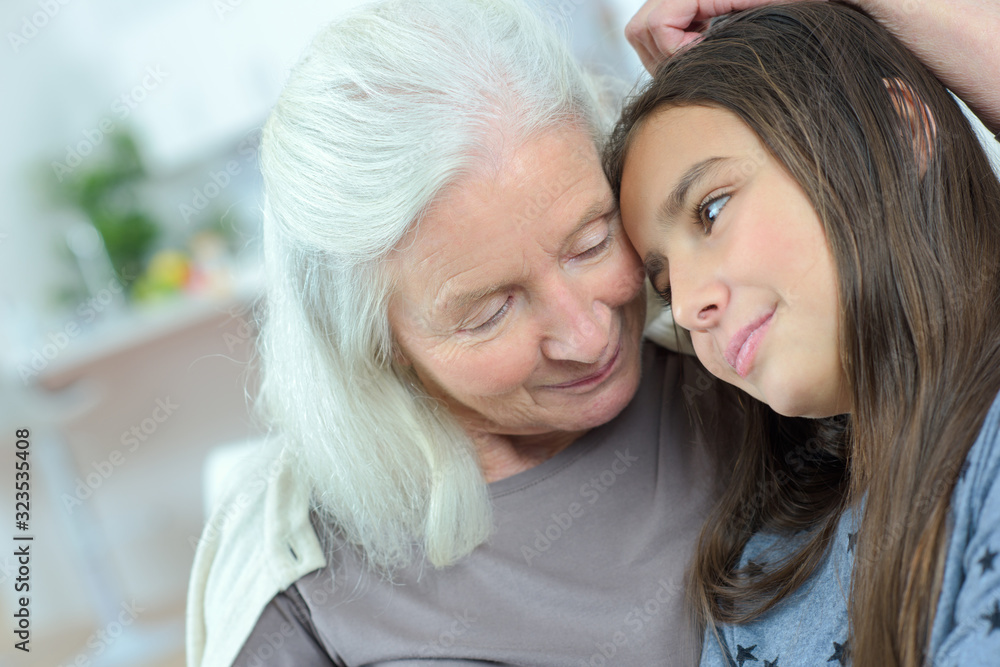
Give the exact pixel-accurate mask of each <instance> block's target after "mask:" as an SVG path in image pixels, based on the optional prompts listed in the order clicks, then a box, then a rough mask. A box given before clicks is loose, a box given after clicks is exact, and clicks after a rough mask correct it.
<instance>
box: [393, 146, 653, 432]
mask: <svg viewBox="0 0 1000 667" xmlns="http://www.w3.org/2000/svg"><path fill="white" fill-rule="evenodd" d="M482 171H483V172H484V173H478V174H473V175H471V176H468V177H466V178H465V179H463V180H461V181H460V182H459V183H457V184H456V185H455V186H453V187H451V188H449V189H448V190H447V191H446V192H445V193H444V194H443V195H442V196H441V197H439V198H438V200H437V202H436V204H435V205H434V206H433V207H432V208H431V209H430V210H429V211H428V212H427V214H426V215H425V216H424V218H423V219H422V220H421V222H420V224H419V225H418V227H417V228H416V229H415V230H414V232H413V233H411V234H410V235H409V236H408V237H407V238H405V239H404V241H403V243H401V244H400V247H399V252H398V253H397V256H396V257H395V258H394V259H393V260H392V262H393V264H394V266H393V267H392V268H393V270H394V271H395V272H396V276H397V277H398V290H397V292H396V293H395V294H394V296H393V298H392V300H391V302H390V308H389V321H390V324H391V326H392V329H393V332H394V334H395V336H396V340H397V343H398V345H399V348H400V350H401V356H402V362H403V363H407V364H411V365H412V366H413V369H414V370H415V372H416V374H417V376H418V377H419V378H420V380H421V382H422V383H423V385H424V387H425V388H426V389H427V391H428V392H429V393H430V394H431V395H433V396H435V397H437V398H439V399H441V400H443V401H444V402H445V403H446V404H447V405H448V407H449V409H450V410H451V411H452V412H453V414H455V415H456V416H457V417H458V418H459V420H460V422H461V423H462V424H463V425H464V426H465V427H466V429H467V430H470V431H473V432H475V431H481V432H486V433H493V434H506V435H539V434H546V433H550V432H556V431H559V432H573V431H581V430H584V429H588V428H592V427H594V426H597V425H600V424H603V423H605V422H607V421H609V420H610V419H611V418H612V417H614V416H615V415H617V414H618V413H619V412H620V411H621V410H622V408H624V407H625V405H626V404H627V403H628V402H629V400H630V399H631V398H632V396H633V394H634V393H635V391H636V388H637V386H638V382H639V365H640V358H639V357H640V354H639V341H640V338H641V335H642V326H643V323H644V320H645V300H644V297H643V293H642V285H643V277H644V276H643V271H642V267H641V265H640V263H639V258H638V256H637V255H636V254H635V251H634V250H633V248H632V246H631V245H630V244H629V242H628V240H627V238H626V236H625V233H624V231H623V229H622V227H621V222H620V218H619V215H618V210H617V207H616V203H615V201H614V198H613V196H612V193H611V190H610V188H609V186H608V183H607V181H606V179H605V177H604V173H603V171H602V170H601V166H600V163H599V160H598V156H597V153H596V151H595V149H594V146H593V141H592V139H591V138H590V137H589V136H588V135H587V134H586V133H585V132H583V131H581V130H579V129H571V128H567V129H561V130H557V131H552V132H549V133H546V134H544V135H543V136H541V137H540V138H537V139H533V140H529V141H528V142H526V143H525V144H523V145H521V146H520V147H517V148H513V149H511V150H510V151H509V152H508V153H507V155H505V156H504V158H503V159H502V160H500V161H499V162H498V165H497V169H496V171H497V173H495V174H494V173H485V172H488V171H489V170H488V169H483V170H482Z"/></svg>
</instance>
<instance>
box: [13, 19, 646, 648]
mask: <svg viewBox="0 0 1000 667" xmlns="http://www.w3.org/2000/svg"><path fill="white" fill-rule="evenodd" d="M537 3H538V5H539V6H540V8H541V10H542V11H543V12H545V13H546V14H547V15H549V16H550V17H552V18H553V19H558V20H561V21H565V22H566V23H568V25H569V31H568V33H567V34H568V36H569V38H570V39H571V40H572V46H573V49H574V51H575V52H576V53H577V55H578V56H579V57H580V58H581V59H582V60H583V61H585V62H587V63H589V64H590V65H591V66H593V67H597V68H599V69H601V70H603V71H605V72H607V73H612V74H615V75H617V76H619V77H621V78H622V79H624V80H625V81H627V82H628V83H629V84H631V83H633V82H634V81H635V80H636V79H637V78H638V77H639V76H640V73H641V66H640V63H639V61H638V59H637V58H636V57H635V55H634V54H633V53H632V50H631V49H630V48H629V47H628V45H627V44H626V42H625V40H624V38H623V36H622V35H623V29H624V25H625V22H626V21H627V20H628V18H629V17H630V16H631V15H632V14H633V13H634V12H635V10H636V9H638V7H639V6H640V5H641V2H640V0H551V1H549V0H537ZM356 4H361V3H360V2H358V1H357V0H332V1H331V0H327V1H325V2H318V1H313V0H291V1H289V2H283V3H278V2H274V1H271V2H266V1H264V0H173V1H171V2H167V1H166V0H146V1H144V2H125V1H124V0H30V1H29V0H5V2H3V8H2V10H0V27H2V33H3V42H4V43H3V45H0V83H2V88H0V90H2V91H3V94H4V99H6V100H7V102H6V103H4V104H2V105H0V147H2V152H0V201H2V202H3V204H4V210H5V214H4V215H3V216H2V217H0V443H2V444H0V469H3V470H4V472H0V520H2V521H4V522H9V524H6V525H7V528H4V529H3V530H0V543H2V544H0V615H2V617H3V618H4V619H6V621H4V622H3V623H2V624H0V625H2V627H3V629H4V635H3V636H4V637H5V640H4V641H3V643H2V645H0V665H38V666H39V667H41V666H43V665H44V666H46V667H51V666H59V667H62V666H66V667H68V666H69V665H80V666H81V667H82V666H84V665H92V666H95V667H101V666H103V667H110V666H113V665H128V666H131V667H146V666H153V665H156V666H168V665H169V666H171V667H174V666H177V667H179V666H181V665H183V664H184V648H183V620H184V604H185V597H186V592H187V581H188V573H189V571H190V567H191V563H192V560H193V557H194V548H195V545H196V543H197V540H198V536H199V535H200V533H201V528H202V525H203V522H204V518H205V512H206V504H207V502H208V498H207V496H208V495H209V494H210V486H211V485H210V482H209V481H207V480H206V478H207V477H210V474H209V470H210V469H211V468H212V466H213V463H212V462H213V461H216V462H218V461H219V460H220V458H219V457H220V453H224V452H226V451H229V448H231V447H233V446H238V445H240V444H242V443H249V442H252V441H253V440H254V439H255V438H257V437H258V436H259V434H260V433H261V431H262V428H261V425H260V424H258V423H256V422H255V421H254V419H253V417H252V416H251V410H252V404H253V396H254V392H255V388H256V378H255V377H254V375H253V373H252V370H251V368H250V366H249V365H248V362H249V361H250V360H251V357H252V351H253V344H254V336H255V334H256V330H255V328H254V326H253V320H252V313H251V311H250V307H251V305H252V303H253V300H254V299H255V298H256V297H257V296H258V294H259V293H260V290H261V282H260V277H259V268H260V248H259V245H258V230H259V225H260V213H259V208H260V177H259V173H258V170H257V164H256V149H257V142H258V132H257V130H258V128H259V127H260V125H261V124H262V122H263V120H264V118H265V117H266V115H267V113H268V110H269V109H270V107H271V105H272V104H273V102H274V100H275V99H276V98H277V96H278V93H279V91H280V89H281V86H282V84H283V82H284V80H285V77H286V75H287V72H288V70H289V68H290V67H291V66H292V65H293V64H294V62H295V61H296V60H297V58H298V56H299V54H300V53H301V52H302V50H303V49H304V48H305V46H306V45H307V44H308V42H309V41H310V39H311V38H312V37H313V35H314V34H315V33H316V32H317V31H318V30H319V29H320V28H321V27H322V26H323V25H325V24H326V23H328V22H329V21H330V20H331V19H333V18H335V17H336V16H337V15H338V14H339V13H341V12H343V11H345V10H347V9H349V8H350V7H352V6H354V5H356ZM19 429H27V431H28V437H27V438H26V440H27V441H28V443H29V445H28V446H29V451H30V454H28V455H27V459H28V461H29V463H30V510H29V512H28V521H27V524H28V525H27V529H26V530H18V529H17V528H16V527H15V516H14V513H15V508H14V502H15V491H16V490H15V488H14V472H15V463H16V462H17V461H18V460H19V459H17V458H16V453H17V452H18V451H21V450H18V449H17V448H16V446H15V441H16V439H17V436H16V435H15V433H16V432H18V430H19ZM22 434H23V433H22ZM15 535H18V536H33V540H32V541H31V542H30V543H29V542H15V541H14V540H13V537H14V536H15ZM22 544H30V553H31V561H30V581H29V582H28V583H29V584H30V591H29V592H27V593H23V592H22V593H15V585H17V583H18V582H17V578H18V577H19V576H21V575H19V572H18V568H19V565H20V564H19V563H18V562H17V558H16V557H15V556H14V555H13V553H14V550H15V548H16V547H17V546H20V545H22ZM22 595H27V596H28V597H29V598H30V602H29V609H30V632H31V634H30V642H29V644H28V646H29V647H30V653H23V652H21V651H18V650H15V649H14V648H13V644H14V641H15V640H16V639H12V637H15V638H16V635H12V634H11V631H12V630H14V629H16V628H15V619H14V617H13V614H14V613H15V612H16V611H17V610H18V609H19V608H20V605H18V604H17V598H19V597H20V596H22Z"/></svg>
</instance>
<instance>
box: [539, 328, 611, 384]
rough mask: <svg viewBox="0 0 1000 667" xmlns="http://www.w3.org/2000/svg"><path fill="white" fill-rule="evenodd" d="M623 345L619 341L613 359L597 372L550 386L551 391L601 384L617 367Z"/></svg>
mask: <svg viewBox="0 0 1000 667" xmlns="http://www.w3.org/2000/svg"><path fill="white" fill-rule="evenodd" d="M621 350H622V343H621V341H620V340H619V341H618V347H616V348H615V353H614V354H613V355H611V359H609V360H608V362H607V363H606V364H604V365H603V366H601V367H600V368H598V369H597V370H596V371H594V372H593V373H591V374H590V375H587V376H585V377H582V378H580V379H578V380H571V381H570V382H563V383H561V384H550V385H548V388H549V389H578V388H581V387H588V388H589V387H591V386H593V385H596V384H599V383H601V382H603V381H604V379H605V378H607V376H608V375H610V374H611V371H612V369H613V368H614V366H615V362H616V361H618V355H619V354H620V353H621Z"/></svg>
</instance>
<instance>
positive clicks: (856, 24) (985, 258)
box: [605, 2, 1000, 667]
mask: <svg viewBox="0 0 1000 667" xmlns="http://www.w3.org/2000/svg"><path fill="white" fill-rule="evenodd" d="M605 163H606V165H605V166H606V169H607V171H608V173H609V178H610V180H611V182H612V186H613V188H614V189H615V190H616V193H617V194H618V195H619V197H620V202H621V211H622V217H623V221H624V224H625V228H626V230H627V232H628V234H629V236H630V238H631V239H632V241H633V243H634V245H635V246H636V249H637V250H638V251H639V254H640V257H642V258H643V260H644V262H645V264H646V268H647V271H648V273H649V277H650V279H651V281H652V283H653V285H654V286H655V287H656V289H657V291H658V292H660V293H661V295H662V296H663V297H664V299H666V300H667V301H668V302H670V303H671V304H672V309H673V314H674V317H675V319H676V321H677V322H678V324H680V325H681V326H682V327H684V328H686V329H688V330H689V331H690V332H691V337H692V342H693V344H694V347H695V350H696V351H697V354H698V356H699V358H700V359H701V360H702V362H703V363H704V364H705V365H706V366H707V367H708V368H709V369H710V370H711V371H712V372H713V373H715V374H716V375H717V376H718V377H720V378H722V379H725V380H727V381H729V382H731V383H733V384H734V385H736V386H738V387H740V388H741V389H743V390H744V391H746V393H747V394H749V396H750V397H752V398H748V399H747V412H748V428H747V434H746V440H745V443H744V447H743V450H742V452H741V460H740V461H739V463H738V464H737V469H736V472H735V479H734V480H733V482H732V484H731V486H730V488H729V491H728V493H727V495H726V497H725V498H724V499H723V501H722V502H721V503H720V505H719V506H718V507H717V509H716V511H715V513H714V515H713V517H712V518H710V519H709V521H708V523H707V525H706V528H705V529H704V531H703V534H702V539H701V543H700V546H699V554H698V556H697V560H696V566H695V569H694V577H695V590H696V597H697V603H698V607H699V612H700V613H701V615H702V617H703V620H705V621H708V623H709V626H710V629H709V632H708V633H707V635H706V637H707V641H706V645H705V651H704V654H703V657H702V664H709V665H714V664H727V665H728V664H737V665H739V666H740V667H743V665H744V663H747V662H754V663H757V662H759V663H760V664H762V665H778V664H779V660H780V665H782V667H784V666H786V665H801V664H819V663H822V664H826V663H827V662H833V663H835V664H836V663H839V664H847V663H848V661H850V662H851V663H852V664H854V665H880V666H881V665H895V664H905V665H918V664H925V663H927V662H931V663H933V664H934V665H943V664H970V661H971V663H972V664H996V663H997V662H998V661H1000V632H995V631H996V630H1000V561H998V562H996V563H994V558H995V557H996V556H997V555H998V552H1000V483H996V484H995V483H994V482H995V480H996V475H997V472H998V470H1000V399H998V398H997V392H998V390H1000V183H998V181H997V178H996V176H995V175H994V174H993V172H992V170H991V169H990V165H989V162H988V160H987V158H986V156H985V154H984V152H983V149H982V147H981V146H980V144H979V143H978V141H977V139H976V137H975V135H974V133H973V131H972V130H971V128H970V127H969V125H968V123H967V121H966V120H965V117H964V116H963V115H962V113H961V111H960V110H959V108H958V107H957V105H956V104H955V103H954V101H953V100H952V98H951V97H950V95H949V94H948V92H947V91H946V90H945V89H944V87H943V86H942V85H941V84H940V83H939V82H938V81H937V80H936V79H934V77H933V76H931V75H930V74H929V73H928V72H927V71H926V70H925V69H924V67H923V66H922V65H921V64H920V63H919V62H918V61H917V60H916V59H915V58H914V57H913V55H912V54H910V53H909V52H908V51H907V50H906V49H905V48H904V47H902V46H901V45H900V44H899V43H898V42H897V41H896V40H895V39H894V38H892V37H891V36H890V35H889V34H888V33H887V32H885V31H884V30H883V29H882V28H880V27H879V26H878V25H877V24H875V23H874V22H873V21H871V20H870V19H869V18H868V17H867V16H865V15H863V14H861V13H859V12H857V11H855V10H852V9H849V8H846V7H843V6H839V5H836V4H834V3H826V2H823V3H808V2H804V3H797V4H795V5H787V6H778V7H765V8H762V9H758V10H753V11H750V12H745V13H742V14H738V15H734V16H733V17H731V18H729V19H726V20H722V21H719V22H716V24H715V25H713V26H712V28H711V29H710V30H709V31H708V32H707V34H706V36H705V38H704V40H703V41H702V42H701V43H700V44H698V45H696V46H694V47H693V48H690V49H687V50H685V51H682V52H681V53H679V54H677V55H676V56H675V57H673V58H672V59H670V60H669V61H667V62H666V63H665V64H664V65H663V66H662V67H661V68H660V69H659V70H658V71H657V72H656V76H655V78H654V80H653V81H652V82H651V84H650V85H649V86H648V87H647V88H646V89H645V90H644V91H642V93H641V94H640V95H638V96H637V97H636V98H635V99H634V100H633V101H632V102H631V103H630V104H629V105H628V107H627V108H626V109H625V110H624V112H623V114H622V118H621V120H620V122H619V124H618V126H617V128H616V130H615V133H614V135H613V137H612V139H611V142H610V145H609V147H608V151H607V153H606V160H605ZM754 399H756V400H754ZM764 404H766V405H767V406H770V408H771V409H770V410H769V409H768V408H766V407H765V406H764ZM772 410H773V411H772ZM804 418H805V419H804ZM848 619H850V621H849V622H848ZM714 631H718V632H714ZM716 639H718V641H716Z"/></svg>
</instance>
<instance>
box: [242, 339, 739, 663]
mask: <svg viewBox="0 0 1000 667" xmlns="http://www.w3.org/2000/svg"><path fill="white" fill-rule="evenodd" d="M723 391H725V390H724V389H723V387H722V386H721V384H720V383H719V382H718V381H716V380H715V379H714V378H713V377H712V376H711V375H709V374H708V372H707V371H705V370H704V369H703V368H702V367H701V366H700V364H699V363H698V361H697V360H696V359H694V358H693V357H687V356H683V355H678V354H676V353H673V352H669V351H667V350H664V349H662V348H659V347H657V346H655V345H652V344H649V343H647V344H646V346H645V348H644V353H643V372H642V381H641V385H640V388H639V391H638V394H637V396H636V398H635V399H634V400H633V401H632V403H631V404H629V406H628V407H626V408H625V410H624V411H623V412H622V413H621V414H620V415H619V416H618V417H616V418H615V419H614V420H612V421H611V422H609V423H608V424H605V425H603V426H601V427H598V428H596V429H593V430H591V431H589V432H588V433H587V434H585V435H584V436H583V437H581V438H580V439H578V440H577V441H576V442H574V443H573V444H572V445H570V446H569V447H567V448H566V449H565V450H563V451H562V452H560V453H558V454H557V455H556V456H554V457H552V458H551V459H549V460H548V461H545V462H544V463H541V464H540V465H538V466H535V467H534V468H531V469H530V470H527V471H525V472H522V473H519V474H517V475H514V476H513V477H509V478H506V479H503V480H500V481H497V482H494V483H492V484H490V494H491V497H492V499H493V505H494V523H495V526H496V529H495V532H494V534H493V536H492V537H491V539H490V540H489V542H488V543H487V544H484V545H482V546H480V547H479V548H477V549H476V550H475V551H474V552H473V553H472V554H470V555H469V556H467V557H466V558H464V559H463V560H461V561H460V562H459V563H458V564H456V565H453V566H451V567H448V568H445V569H441V570H436V569H434V568H432V567H430V566H427V565H424V566H420V565H416V566H413V567H411V568H408V569H405V570H402V571H401V572H399V573H397V574H396V576H395V583H389V582H388V581H386V580H385V579H383V578H380V577H379V576H378V575H374V574H371V573H369V572H367V571H366V570H365V569H364V568H363V567H362V566H361V563H360V561H359V558H358V555H357V554H356V553H355V551H354V550H353V549H351V548H349V547H345V548H341V549H339V550H336V551H334V552H333V554H332V556H331V559H330V561H329V563H328V565H327V567H325V568H322V569H320V570H317V571H315V572H312V573H310V574H308V575H306V576H304V577H302V578H301V579H299V580H298V581H297V582H295V584H294V585H292V586H291V587H289V588H288V589H287V590H286V591H284V592H283V593H280V594H278V595H277V596H276V597H275V598H274V599H273V600H272V601H271V603H270V604H268V605H267V607H266V608H265V609H264V611H263V612H262V614H261V617H260V619H259V621H258V623H257V625H256V627H255V629H254V631H253V633H252V634H251V636H250V638H249V639H248V640H247V642H246V644H245V645H244V647H243V649H242V651H241V652H240V655H239V657H238V658H237V661H236V663H235V664H236V665H238V666H241V667H242V666H246V667H253V666H254V665H289V666H290V665H295V666H296V667H314V666H315V667H318V666H320V665H322V666H329V665H392V666H394V667H403V666H404V665H410V666H413V665H418V664H419V665H428V664H448V665H456V666H457V665H483V664H492V665H539V666H541V665H544V666H546V667H559V666H565V667H585V666H588V665H590V666H593V667H601V666H603V665H637V666H638V665H644V666H645V665H653V664H655V665H663V666H668V667H669V666H674V665H676V666H680V665H684V666H688V665H692V664H696V663H697V655H698V651H699V648H700V636H699V632H698V629H697V628H695V627H693V625H692V623H691V621H690V617H691V614H690V613H689V612H688V610H686V609H685V607H684V576H685V570H686V566H687V564H688V562H689V559H690V556H691V554H692V551H693V545H694V541H695V539H696V537H697V535H698V532H699V529H700V528H701V525H702V521H703V519H704V517H705V515H706V514H707V512H708V510H709V509H710V507H711V504H712V503H713V501H714V500H715V498H716V497H717V496H718V491H719V485H720V480H719V475H717V473H716V471H717V470H724V469H725V468H723V467H721V466H722V465H724V464H722V463H721V461H723V460H724V458H725V456H726V452H725V450H726V449H728V448H729V447H732V446H733V445H735V438H733V437H732V433H733V432H734V428H735V427H736V425H735V424H734V422H736V421H737V419H738V417H737V415H736V413H735V412H734V411H733V408H732V407H731V406H729V404H728V403H727V404H726V405H727V407H726V408H725V409H724V410H720V406H719V403H720V401H722V400H723V396H727V395H728V394H723V393H722V392H723ZM698 414H701V415H705V420H704V421H705V424H704V425H696V423H697V422H699V421H700V420H699V419H698V417H697V415H698ZM720 443H721V445H722V446H721V447H720Z"/></svg>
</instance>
